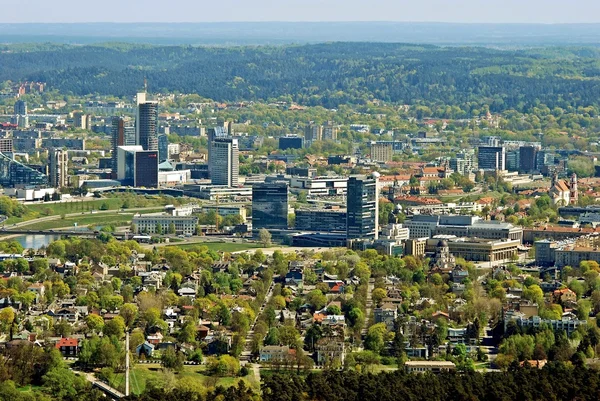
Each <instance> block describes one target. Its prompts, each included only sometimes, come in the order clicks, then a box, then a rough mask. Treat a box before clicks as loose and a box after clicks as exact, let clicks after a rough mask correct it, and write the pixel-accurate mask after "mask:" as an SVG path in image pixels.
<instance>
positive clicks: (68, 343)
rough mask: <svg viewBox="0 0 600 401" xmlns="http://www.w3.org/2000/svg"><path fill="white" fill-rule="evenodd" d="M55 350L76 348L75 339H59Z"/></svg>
mask: <svg viewBox="0 0 600 401" xmlns="http://www.w3.org/2000/svg"><path fill="white" fill-rule="evenodd" d="M55 347H56V348H60V347H77V339H76V338H61V339H60V340H59V341H58V342H57V343H56V345H55Z"/></svg>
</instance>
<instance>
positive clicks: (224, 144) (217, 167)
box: [209, 138, 240, 187]
mask: <svg viewBox="0 0 600 401" xmlns="http://www.w3.org/2000/svg"><path fill="white" fill-rule="evenodd" d="M239 157H240V156H239V148H238V141H237V139H235V138H215V139H214V140H213V141H212V142H211V159H210V163H209V169H210V179H211V183H212V184H213V185H227V186H228V187H235V186H237V185H238V176H239Z"/></svg>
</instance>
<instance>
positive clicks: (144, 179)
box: [117, 145, 158, 188]
mask: <svg viewBox="0 0 600 401" xmlns="http://www.w3.org/2000/svg"><path fill="white" fill-rule="evenodd" d="M117 179H118V180H119V181H121V183H122V184H123V185H133V186H135V187H146V188H155V187H157V186H158V151H156V150H144V149H143V148H142V147H141V146H140V145H135V146H119V147H118V148H117Z"/></svg>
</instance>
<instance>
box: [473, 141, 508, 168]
mask: <svg viewBox="0 0 600 401" xmlns="http://www.w3.org/2000/svg"><path fill="white" fill-rule="evenodd" d="M478 150H479V153H478V155H477V164H478V165H479V168H480V169H482V170H506V150H505V149H504V147H503V146H480V147H479V148H478Z"/></svg>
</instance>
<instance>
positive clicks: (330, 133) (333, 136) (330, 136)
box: [322, 121, 337, 141]
mask: <svg viewBox="0 0 600 401" xmlns="http://www.w3.org/2000/svg"><path fill="white" fill-rule="evenodd" d="M322 130H323V140H324V141H337V126H336V125H334V123H333V121H327V122H326V123H325V125H323V128H322Z"/></svg>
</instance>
